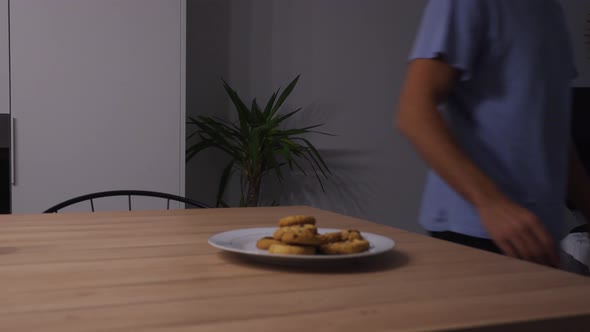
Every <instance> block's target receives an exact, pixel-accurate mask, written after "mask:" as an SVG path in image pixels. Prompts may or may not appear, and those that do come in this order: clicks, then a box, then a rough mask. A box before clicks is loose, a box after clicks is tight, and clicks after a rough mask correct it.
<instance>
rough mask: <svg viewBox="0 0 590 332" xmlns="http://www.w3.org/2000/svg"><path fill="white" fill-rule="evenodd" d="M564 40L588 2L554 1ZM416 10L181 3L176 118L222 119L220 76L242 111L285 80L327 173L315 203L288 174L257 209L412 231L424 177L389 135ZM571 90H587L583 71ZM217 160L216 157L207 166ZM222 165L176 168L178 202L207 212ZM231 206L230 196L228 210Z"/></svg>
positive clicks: (341, 2)
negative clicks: (299, 209) (181, 66)
mask: <svg viewBox="0 0 590 332" xmlns="http://www.w3.org/2000/svg"><path fill="white" fill-rule="evenodd" d="M562 2H564V7H565V9H566V14H567V16H568V19H569V21H570V27H571V29H572V30H573V32H575V33H576V34H575V36H576V38H574V43H575V44H576V46H575V48H576V52H577V56H578V60H580V59H581V58H582V57H583V56H581V54H582V52H585V49H584V47H583V46H581V43H582V42H583V40H582V41H580V38H583V33H580V31H579V30H580V25H581V24H582V25H583V24H584V22H583V21H584V19H585V12H581V11H580V9H581V8H582V7H583V6H587V3H588V1H579V0H563V1H562ZM425 3H426V1H425V0H419V1H418V0H412V1H410V0H406V1H388V0H279V1H276V0H275V1H272V0H233V1H227V0H226V1H223V0H217V1H216V0H209V1H207V0H189V1H188V14H189V17H188V38H189V40H188V47H189V56H188V58H187V62H188V69H189V72H188V79H187V85H188V87H189V91H188V92H187V96H188V100H187V112H188V113H189V114H191V113H192V114H204V113H210V112H213V113H215V112H220V113H222V114H223V113H224V112H225V113H224V114H229V115H231V114H232V113H231V112H232V111H231V109H230V108H229V107H228V106H229V105H227V103H226V102H225V100H226V99H225V96H224V95H223V92H222V89H221V87H220V85H219V84H218V83H219V82H218V77H219V75H224V76H226V77H227V78H228V80H229V82H230V84H232V85H233V86H234V87H235V88H236V89H237V90H238V91H239V92H240V93H242V94H243V95H244V96H245V97H247V98H248V99H250V98H252V97H258V98H259V99H261V100H264V101H266V99H267V98H268V97H269V95H270V94H271V92H272V91H273V90H274V89H276V88H278V87H280V86H283V87H284V86H285V85H286V84H287V83H288V82H289V81H290V80H291V79H292V78H293V77H295V76H296V75H297V74H302V78H301V81H300V83H299V85H298V87H297V88H296V90H295V92H294V94H293V95H292V97H291V98H290V100H289V103H288V105H286V107H285V108H286V109H294V108H296V107H305V108H304V111H302V112H301V116H299V117H298V118H296V119H294V120H293V122H292V124H293V125H298V126H303V125H308V124H313V123H318V122H325V123H326V125H325V127H324V128H323V130H324V131H327V132H330V133H334V134H337V135H338V136H336V137H326V136H311V137H310V138H311V139H312V140H313V142H314V143H315V144H316V146H318V147H319V148H320V151H321V153H322V154H323V155H324V157H325V158H326V160H327V162H328V164H329V166H330V167H331V169H332V172H333V176H332V177H331V178H330V179H329V180H328V182H327V184H326V192H325V193H324V192H322V190H321V189H320V187H319V185H318V184H317V181H316V180H315V179H314V178H313V177H312V176H307V177H305V176H303V174H301V173H299V172H293V173H292V174H291V177H290V178H289V179H288V181H287V182H286V183H285V184H284V185H283V186H279V185H277V184H276V181H274V179H272V178H271V179H269V180H268V181H267V182H266V183H265V187H264V188H265V189H266V190H265V193H264V194H265V197H266V198H267V200H270V198H275V197H280V202H281V204H282V205H293V204H306V205H311V206H316V207H320V208H325V209H329V210H333V211H337V212H341V213H344V214H347V215H352V216H359V217H362V218H365V219H368V220H373V221H376V222H379V223H384V224H389V225H393V226H396V227H401V228H404V229H408V230H414V231H421V230H420V228H419V227H418V225H417V224H416V217H417V211H418V207H419V202H420V195H421V192H422V186H423V181H424V175H425V167H424V164H423V163H422V161H420V160H419V159H418V158H417V156H416V155H415V153H414V152H413V151H412V150H411V149H410V147H409V145H408V144H407V143H406V142H405V140H404V139H402V138H401V137H400V136H399V135H398V134H397V133H396V132H395V130H394V129H393V125H392V116H393V112H394V110H395V106H396V100H397V97H398V92H399V90H400V87H401V83H402V80H403V76H404V72H405V64H406V63H405V59H406V56H407V54H408V52H409V50H410V47H411V44H412V40H413V37H414V33H415V30H416V27H417V25H418V22H419V20H420V15H421V12H422V9H423V7H424V4H425ZM579 69H580V72H581V74H582V77H581V78H580V79H579V80H578V81H577V84H586V83H590V77H589V76H587V75H586V74H587V73H589V72H590V71H589V70H587V68H586V64H584V65H583V66H581V67H580V65H579ZM216 157H219V156H216ZM222 164H223V158H217V159H215V158H213V159H212V158H209V157H208V156H203V157H200V158H198V159H196V160H194V161H193V162H191V163H190V164H189V165H188V169H187V181H188V183H187V193H188V194H189V195H190V196H192V197H194V198H197V199H202V200H204V201H207V202H210V203H212V201H213V195H214V192H215V191H216V184H217V180H218V177H219V174H220V172H221V171H220V170H219V169H220V168H221V166H222ZM236 197H237V191H235V190H234V192H233V198H234V201H235V198H236Z"/></svg>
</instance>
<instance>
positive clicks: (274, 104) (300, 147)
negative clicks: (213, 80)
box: [186, 76, 330, 207]
mask: <svg viewBox="0 0 590 332" xmlns="http://www.w3.org/2000/svg"><path fill="white" fill-rule="evenodd" d="M298 80H299V76H297V77H296V78H295V79H294V80H293V81H292V82H291V83H290V84H289V85H288V86H287V88H286V89H285V90H284V91H283V92H282V93H280V95H279V92H280V89H279V90H277V91H276V92H275V93H273V95H272V96H271V97H270V99H269V100H268V102H267V103H266V105H265V107H264V108H261V107H259V106H258V103H257V101H256V98H254V100H253V101H252V103H251V106H250V107H248V106H246V104H245V103H244V102H243V101H242V100H241V99H240V97H239V95H238V93H237V92H236V91H235V90H234V89H232V88H231V87H230V86H229V84H227V82H225V81H223V87H224V88H225V91H226V92H227V94H228V96H229V98H230V100H231V102H232V104H233V106H234V108H235V110H236V112H237V115H238V120H237V121H235V122H232V121H229V120H226V119H222V118H218V117H211V116H197V117H188V122H187V125H188V126H189V127H190V128H193V129H192V131H191V130H190V129H189V132H190V134H189V135H188V137H187V140H190V139H191V138H193V137H197V138H198V140H196V141H195V143H193V144H187V145H188V147H187V150H186V160H187V162H188V161H189V160H191V159H192V158H193V157H195V156H196V155H197V154H199V153H200V152H201V151H203V150H206V149H209V148H214V149H218V150H220V151H223V152H224V153H225V154H227V155H228V156H229V157H230V161H229V163H228V164H227V166H226V167H225V168H224V170H223V173H222V176H221V179H220V182H219V188H218V192H217V203H216V205H217V206H222V207H227V206H228V204H227V203H226V202H225V201H224V200H223V196H224V193H225V189H226V186H227V184H228V180H229V179H230V177H231V176H232V175H233V174H234V173H236V172H238V173H239V175H240V189H241V197H240V206H258V204H259V198H260V187H261V183H262V179H263V177H264V176H266V175H267V174H269V173H274V174H275V175H276V177H277V178H278V180H279V181H282V180H283V170H284V168H285V166H287V167H288V168H289V169H290V170H292V169H293V168H297V169H299V170H300V171H302V172H303V173H304V174H306V172H305V170H304V168H303V167H302V165H301V163H302V162H303V163H306V164H307V165H309V166H310V167H311V169H312V170H313V173H314V175H315V176H316V178H317V180H318V181H319V183H320V186H321V187H322V190H323V189H324V186H323V184H322V179H321V177H320V175H321V176H325V177H327V174H330V170H329V169H328V166H327V165H326V163H325V162H324V160H323V158H322V156H321V155H320V153H319V152H318V150H317V149H316V148H315V147H314V145H313V144H312V143H311V142H310V141H309V140H308V139H307V138H306V137H303V136H302V135H304V134H308V133H318V134H324V135H328V134H326V133H323V132H318V131H315V130H314V129H316V128H318V127H320V126H322V125H323V124H315V125H311V126H307V127H303V128H285V121H286V120H287V119H289V118H291V117H292V116H293V115H295V114H297V113H298V112H299V111H301V108H299V109H297V110H294V111H291V112H288V113H286V114H284V113H281V112H279V109H280V108H281V106H282V105H283V103H284V102H285V100H286V99H287V97H288V96H289V94H290V93H291V92H292V91H293V89H294V88H295V85H296V84H297V81H298Z"/></svg>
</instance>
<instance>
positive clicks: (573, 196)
mask: <svg viewBox="0 0 590 332" xmlns="http://www.w3.org/2000/svg"><path fill="white" fill-rule="evenodd" d="M568 198H569V199H570V201H571V202H572V203H573V204H574V207H575V209H576V210H578V211H580V212H581V213H582V215H583V216H584V218H585V219H586V222H587V228H588V231H589V233H590V226H588V225H589V224H588V223H590V177H589V176H588V173H587V172H586V169H585V168H584V165H583V164H582V161H581V160H580V156H579V155H578V151H577V149H576V146H575V145H574V144H573V143H572V144H571V146H570V162H569V172H568Z"/></svg>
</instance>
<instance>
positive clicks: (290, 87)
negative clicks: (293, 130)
mask: <svg viewBox="0 0 590 332" xmlns="http://www.w3.org/2000/svg"><path fill="white" fill-rule="evenodd" d="M300 76H301V75H297V77H295V79H294V80H293V81H291V83H289V85H288V86H287V88H286V89H285V91H283V93H281V96H280V97H279V99H278V100H277V103H276V104H275V105H274V106H273V108H272V110H271V111H270V113H271V114H270V116H271V117H272V116H274V114H275V113H276V112H277V111H278V110H279V108H280V107H281V106H282V105H283V103H284V102H285V100H286V99H287V97H289V94H291V91H293V89H294V88H295V85H297V81H299V77H300ZM277 92H278V91H277Z"/></svg>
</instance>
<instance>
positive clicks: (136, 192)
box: [43, 190, 208, 213]
mask: <svg viewBox="0 0 590 332" xmlns="http://www.w3.org/2000/svg"><path fill="white" fill-rule="evenodd" d="M115 196H127V198H128V199H127V202H128V207H129V211H131V210H132V204H131V203H132V200H131V197H133V196H143V197H155V198H162V199H164V200H166V201H167V202H166V209H168V210H169V209H170V202H171V201H173V202H179V203H184V204H185V207H186V205H190V206H192V207H195V208H208V206H207V205H205V204H203V203H201V202H197V201H195V200H192V199H189V198H186V197H182V196H177V195H172V194H167V193H161V192H156V191H146V190H111V191H101V192H96V193H92V194H87V195H82V196H78V197H75V198H72V199H68V200H67V201H64V202H61V203H59V204H57V205H54V206H52V207H51V208H49V209H47V210H45V211H44V212H43V213H57V212H58V211H59V210H61V209H63V208H65V207H68V206H70V205H74V204H77V203H80V202H84V201H89V202H90V208H91V210H92V212H94V200H95V199H98V198H103V197H115Z"/></svg>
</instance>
